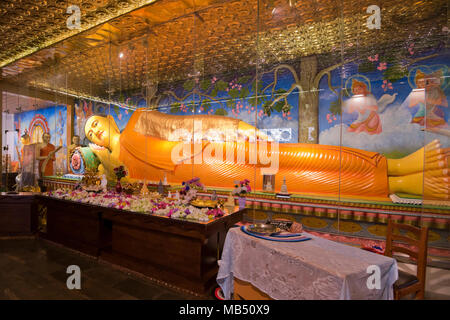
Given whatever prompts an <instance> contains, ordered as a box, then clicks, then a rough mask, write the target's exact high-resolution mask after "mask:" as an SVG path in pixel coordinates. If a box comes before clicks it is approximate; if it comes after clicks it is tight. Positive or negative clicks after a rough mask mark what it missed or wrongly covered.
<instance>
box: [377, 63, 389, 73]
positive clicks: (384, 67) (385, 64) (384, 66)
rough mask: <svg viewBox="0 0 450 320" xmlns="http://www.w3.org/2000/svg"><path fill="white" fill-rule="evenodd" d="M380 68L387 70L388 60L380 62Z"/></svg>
mask: <svg viewBox="0 0 450 320" xmlns="http://www.w3.org/2000/svg"><path fill="white" fill-rule="evenodd" d="M377 69H378V70H380V71H382V70H386V69H387V62H380V64H379V65H378V68H377Z"/></svg>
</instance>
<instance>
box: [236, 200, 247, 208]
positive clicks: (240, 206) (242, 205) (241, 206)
mask: <svg viewBox="0 0 450 320" xmlns="http://www.w3.org/2000/svg"><path fill="white" fill-rule="evenodd" d="M238 203H239V210H243V209H245V203H246V199H245V198H244V197H239V199H238Z"/></svg>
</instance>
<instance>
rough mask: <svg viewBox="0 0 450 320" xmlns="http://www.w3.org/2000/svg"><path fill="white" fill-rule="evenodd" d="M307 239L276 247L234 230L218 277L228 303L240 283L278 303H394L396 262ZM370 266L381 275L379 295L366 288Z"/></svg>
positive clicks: (227, 241)
mask: <svg viewBox="0 0 450 320" xmlns="http://www.w3.org/2000/svg"><path fill="white" fill-rule="evenodd" d="M303 235H306V236H308V237H310V238H312V239H311V240H308V241H303V242H294V243H290V242H274V241H268V240H263V239H258V238H256V237H252V236H250V235H247V234H244V233H243V232H242V231H241V230H240V228H232V229H230V230H229V231H228V234H227V237H226V240H225V244H224V249H223V252H222V258H221V260H220V261H219V273H218V275H217V283H218V284H219V285H220V287H221V288H222V291H223V293H224V295H225V298H226V299H230V296H231V293H232V292H233V283H234V282H233V277H236V278H238V279H240V280H243V281H246V282H249V283H251V284H252V285H253V286H254V287H256V288H258V289H259V290H261V291H263V292H264V293H266V294H268V295H269V296H270V297H272V298H273V299H279V300H294V299H295V300H296V299H310V300H319V299H332V300H337V299H342V300H349V299H364V300H365V299H393V284H394V283H395V281H396V280H397V278H398V269H397V263H396V261H395V260H394V259H392V258H389V257H385V256H382V255H379V254H376V253H372V252H368V251H365V250H362V249H359V248H356V247H352V246H349V245H345V244H341V243H337V242H334V241H330V240H327V239H323V238H320V237H317V236H314V235H311V234H308V233H306V232H304V233H303ZM371 265H376V266H378V267H379V269H380V271H381V272H380V275H381V281H380V285H381V286H380V289H377V288H374V289H369V287H368V285H367V282H368V278H369V277H370V276H373V274H374V273H373V271H370V273H369V272H368V270H367V268H368V267H369V266H371ZM369 282H370V283H373V282H372V281H369Z"/></svg>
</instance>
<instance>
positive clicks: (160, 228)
mask: <svg viewBox="0 0 450 320" xmlns="http://www.w3.org/2000/svg"><path fill="white" fill-rule="evenodd" d="M38 197H39V203H40V204H41V205H43V206H45V207H46V210H47V230H46V233H42V236H43V237H44V238H46V239H48V240H50V241H53V242H56V243H60V244H62V245H65V246H68V247H69V248H72V249H75V250H78V251H81V252H83V253H87V254H89V255H92V256H96V257H99V259H101V260H104V261H107V262H110V263H112V264H115V265H119V266H122V267H125V268H127V269H129V270H132V271H135V272H138V273H141V274H143V275H145V276H148V277H150V278H153V279H154V280H157V281H160V282H162V284H165V285H170V286H174V287H176V288H181V289H185V290H187V291H190V292H191V293H194V294H197V295H206V294H208V293H209V290H210V289H212V287H213V286H214V284H215V278H216V275H217V271H218V264H217V261H218V257H220V254H221V250H222V247H223V244H224V241H225V236H226V233H227V231H228V229H229V228H230V227H232V226H233V225H234V224H235V223H236V222H239V221H241V220H242V216H243V212H242V211H238V212H234V213H232V214H228V215H225V216H222V217H220V218H215V219H214V220H210V221H208V222H199V221H190V220H188V219H174V218H168V217H165V216H158V215H154V214H144V213H137V212H131V211H126V210H120V209H115V208H108V207H102V206H97V205H92V204H87V203H81V202H74V201H70V200H63V199H57V198H52V197H48V196H38Z"/></svg>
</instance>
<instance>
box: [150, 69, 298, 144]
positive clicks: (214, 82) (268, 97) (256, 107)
mask: <svg viewBox="0 0 450 320" xmlns="http://www.w3.org/2000/svg"><path fill="white" fill-rule="evenodd" d="M291 70H292V68H290V67H289V66H287V68H284V69H281V68H280V69H278V68H276V69H274V70H270V71H268V72H266V73H263V74H262V75H261V76H259V77H258V79H256V77H255V76H254V75H240V76H228V77H220V76H217V77H216V76H213V77H212V78H205V79H198V78H197V79H189V80H186V81H185V82H183V83H182V84H179V85H177V86H174V87H172V88H168V89H167V90H162V92H160V95H159V96H158V100H157V105H158V106H159V111H161V112H165V113H168V114H174V115H188V114H194V113H195V114H203V115H223V116H228V117H231V118H235V119H239V120H242V121H244V122H246V123H249V124H251V125H253V126H256V127H257V128H259V129H260V130H261V131H262V132H264V133H266V134H267V135H268V136H269V137H270V138H272V139H273V140H274V141H278V142H281V143H288V142H297V141H298V121H299V116H298V95H299V93H298V90H297V88H296V87H295V86H294V87H292V85H293V84H295V83H296V81H295V77H296V74H295V72H292V71H291Z"/></svg>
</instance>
